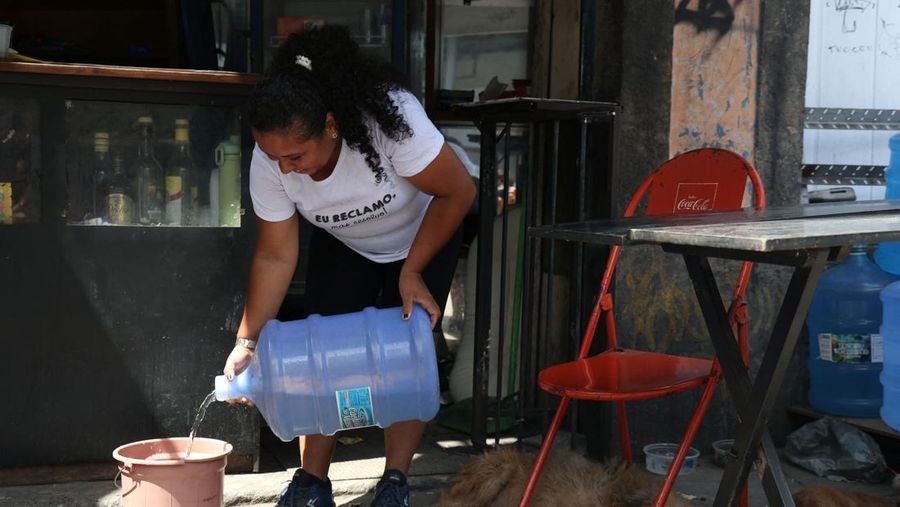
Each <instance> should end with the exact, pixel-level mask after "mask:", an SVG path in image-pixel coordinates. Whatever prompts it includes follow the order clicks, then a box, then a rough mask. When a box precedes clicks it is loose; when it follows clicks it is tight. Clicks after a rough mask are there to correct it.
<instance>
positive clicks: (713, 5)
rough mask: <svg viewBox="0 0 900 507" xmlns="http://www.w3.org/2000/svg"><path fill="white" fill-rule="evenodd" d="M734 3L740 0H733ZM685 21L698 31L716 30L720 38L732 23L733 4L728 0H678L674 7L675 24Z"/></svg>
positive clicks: (729, 28)
mask: <svg viewBox="0 0 900 507" xmlns="http://www.w3.org/2000/svg"><path fill="white" fill-rule="evenodd" d="M734 3H735V5H736V4H739V3H741V0H734ZM680 23H687V24H689V25H691V26H693V27H694V28H695V29H696V30H697V31H698V32H705V31H707V30H710V31H714V32H716V34H718V35H717V39H720V38H722V37H723V36H725V34H726V33H728V32H729V31H730V30H731V26H732V25H733V24H734V6H732V4H731V2H730V1H729V0H699V1H698V2H694V1H692V0H679V2H678V5H677V6H676V7H675V24H676V25H677V24H680Z"/></svg>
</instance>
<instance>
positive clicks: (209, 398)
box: [184, 390, 216, 459]
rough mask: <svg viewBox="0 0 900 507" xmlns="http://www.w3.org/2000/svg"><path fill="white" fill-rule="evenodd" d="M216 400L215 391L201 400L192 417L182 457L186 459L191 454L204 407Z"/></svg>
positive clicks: (204, 410)
mask: <svg viewBox="0 0 900 507" xmlns="http://www.w3.org/2000/svg"><path fill="white" fill-rule="evenodd" d="M214 401H216V391H215V390H213V392H211V393H209V394H207V395H206V399H204V400H203V403H201V404H200V408H199V409H197V416H196V417H195V418H194V424H193V426H191V434H190V436H189V438H190V439H191V441H190V442H189V443H188V448H187V452H186V453H185V454H184V459H187V458H188V456H190V455H191V448H192V447H194V436H196V434H197V428H198V427H199V426H200V422H201V421H203V417H204V416H205V415H206V408H207V407H209V405H210V403H212V402H214Z"/></svg>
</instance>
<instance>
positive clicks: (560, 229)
mask: <svg viewBox="0 0 900 507" xmlns="http://www.w3.org/2000/svg"><path fill="white" fill-rule="evenodd" d="M529 234H530V235H531V236H532V237H538V238H547V239H559V240H568V241H577V242H583V243H598V244H605V245H631V244H639V243H643V244H647V243H651V244H659V245H661V246H662V248H663V250H665V251H667V252H672V253H678V254H681V255H682V256H683V257H684V262H685V264H686V265H687V269H688V273H689V275H690V278H691V282H692V284H693V286H694V292H695V293H696V295H697V299H698V301H699V303H700V308H701V311H702V313H703V317H704V320H705V323H706V327H707V329H708V331H709V334H710V339H711V340H712V342H713V346H714V348H715V351H716V354H717V355H718V357H719V360H720V362H721V365H722V370H723V373H724V376H725V380H726V385H727V388H728V391H729V393H730V394H731V398H732V399H733V400H734V403H735V405H736V408H737V412H738V416H739V421H738V428H737V438H736V439H735V443H734V446H733V447H732V454H733V455H734V457H735V460H734V461H733V462H731V463H730V464H728V465H727V466H726V467H725V473H724V475H723V477H722V481H721V482H720V484H719V489H718V493H717V494H716V499H715V503H714V505H716V506H725V505H728V506H731V505H737V503H738V500H739V498H740V491H741V489H742V487H743V485H744V483H745V481H746V480H747V475H748V473H749V471H750V467H751V465H752V463H753V461H754V459H755V458H757V457H758V458H759V466H760V468H761V469H762V473H763V476H762V480H763V488H764V491H765V494H766V497H767V499H768V500H769V504H770V505H791V506H792V505H794V502H793V499H792V498H791V493H790V490H789V489H788V486H787V483H786V482H785V479H784V475H783V474H782V471H781V466H780V463H779V461H778V456H777V454H776V450H775V446H774V444H773V443H772V438H771V436H770V435H769V432H768V430H767V428H766V420H767V418H768V415H769V413H770V411H771V410H772V406H773V404H774V403H775V399H776V397H777V395H778V392H779V390H780V389H781V384H782V381H783V379H784V373H785V370H786V368H787V366H788V363H789V361H790V359H791V355H792V354H793V352H794V347H795V346H796V344H797V338H798V336H799V334H800V330H801V328H802V327H803V320H804V318H805V316H806V311H807V309H808V308H809V304H810V301H811V299H812V295H813V292H814V290H815V287H816V283H817V282H818V279H819V275H820V274H821V273H822V270H823V269H824V267H825V263H826V261H828V260H838V259H841V258H842V257H843V256H845V255H846V254H847V252H848V251H849V247H850V245H852V244H858V243H880V242H884V241H897V240H900V200H894V201H868V202H860V203H849V204H848V203H835V204H817V205H807V206H797V207H781V208H774V207H773V208H768V209H766V210H763V211H752V210H748V211H739V212H727V213H709V214H704V215H690V216H685V215H682V216H668V217H633V218H626V219H618V220H604V221H596V222H581V223H571V224H560V225H552V226H544V227H534V228H531V229H530V230H529ZM710 257H717V258H725V259H735V260H750V261H754V262H760V263H767V264H777V265H785V266H792V267H793V268H794V270H793V274H792V276H791V280H790V283H789V285H788V287H787V291H786V292H785V295H784V299H783V301H782V304H781V308H780V310H779V312H778V316H777V319H776V321H775V325H774V328H773V330H772V332H771V335H770V337H769V341H768V344H767V345H766V349H765V353H764V356H763V360H762V363H761V365H760V368H759V371H758V373H757V375H756V378H755V379H752V380H751V378H750V376H749V374H748V372H747V370H746V368H745V367H744V363H743V361H742V359H741V355H740V351H739V349H738V346H737V342H736V341H735V339H734V335H733V333H732V330H731V327H730V326H729V325H728V317H727V315H726V309H725V307H724V306H723V303H722V302H723V299H722V298H721V297H720V295H719V289H718V287H717V285H716V280H715V275H714V273H713V271H712V270H711V269H710V266H709V261H708V259H709V258H710Z"/></svg>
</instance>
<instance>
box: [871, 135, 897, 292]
mask: <svg viewBox="0 0 900 507" xmlns="http://www.w3.org/2000/svg"><path fill="white" fill-rule="evenodd" d="M888 145H889V146H890V147H891V160H890V162H889V163H888V166H887V168H885V171H884V180H885V183H886V185H887V188H886V189H885V193H884V198H885V199H900V134H894V135H893V136H891V140H890V141H889V142H888ZM875 262H877V263H878V265H879V266H880V267H881V269H883V270H885V271H887V272H888V273H893V274H895V275H900V242H891V243H882V244H880V245H878V249H877V250H875Z"/></svg>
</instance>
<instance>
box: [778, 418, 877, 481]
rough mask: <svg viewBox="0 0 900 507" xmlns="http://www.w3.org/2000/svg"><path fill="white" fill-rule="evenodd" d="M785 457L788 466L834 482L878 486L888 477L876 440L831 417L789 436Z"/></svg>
mask: <svg viewBox="0 0 900 507" xmlns="http://www.w3.org/2000/svg"><path fill="white" fill-rule="evenodd" d="M784 454H785V456H786V457H787V459H788V461H790V462H791V463H793V464H795V465H797V466H799V467H802V468H805V469H807V470H810V471H812V472H813V473H815V474H816V475H818V476H820V477H825V478H827V479H830V480H833V481H850V482H868V483H879V482H883V481H885V480H886V479H887V478H888V476H889V472H888V469H887V465H886V464H885V461H884V456H883V455H882V454H881V448H879V447H878V444H877V443H876V442H875V440H874V439H873V438H872V437H871V436H869V435H868V434H866V433H864V432H863V431H861V430H859V429H857V428H854V427H853V426H850V425H849V424H847V423H845V422H842V421H839V420H837V419H833V418H831V417H823V418H822V419H819V420H818V421H813V422H811V423H808V424H805V425H803V426H801V427H800V428H799V429H797V430H796V431H794V432H793V433H791V434H790V435H788V437H787V445H786V446H785V448H784Z"/></svg>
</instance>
